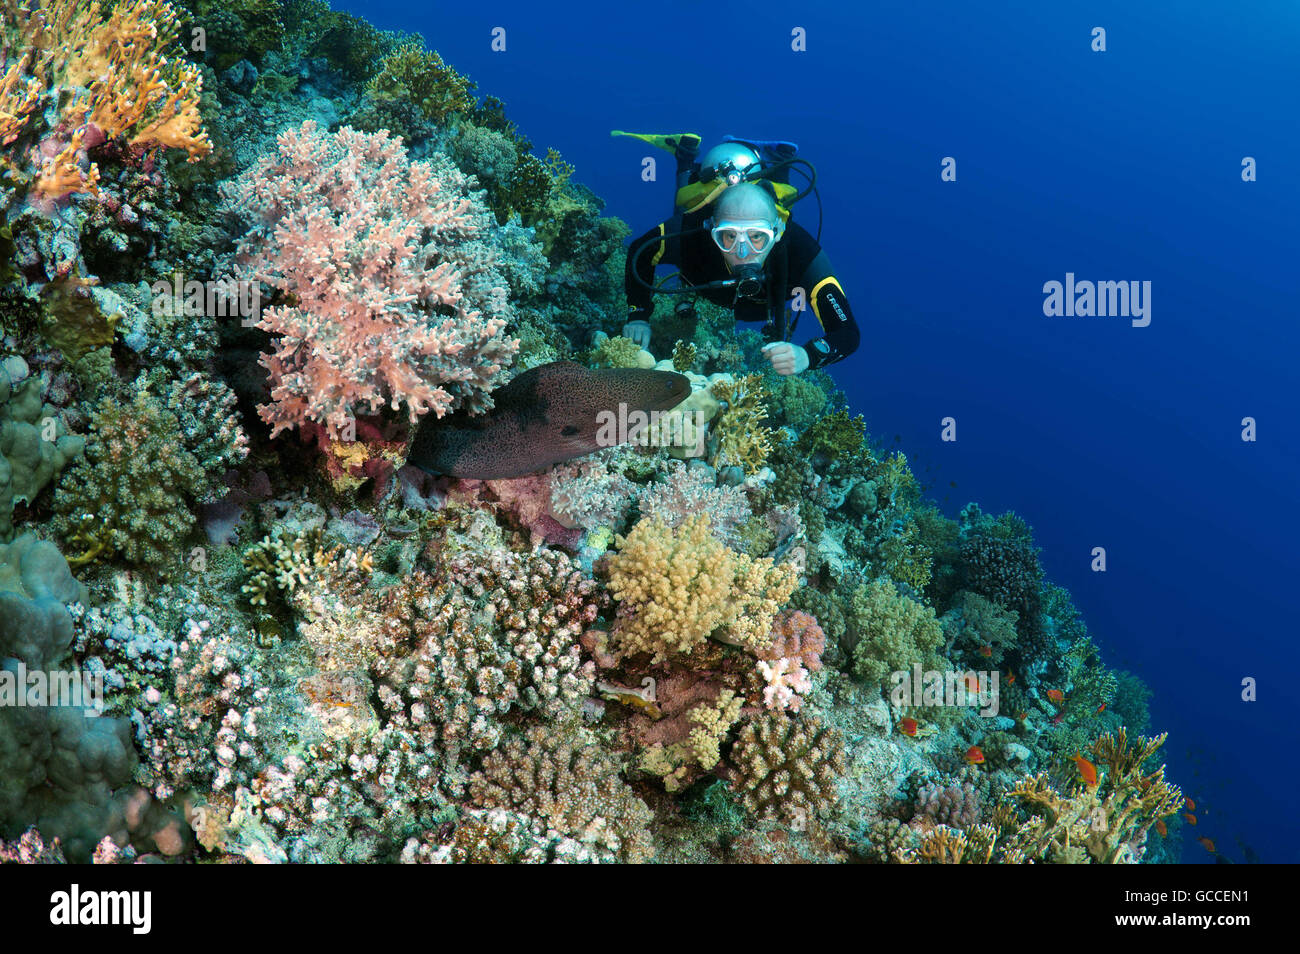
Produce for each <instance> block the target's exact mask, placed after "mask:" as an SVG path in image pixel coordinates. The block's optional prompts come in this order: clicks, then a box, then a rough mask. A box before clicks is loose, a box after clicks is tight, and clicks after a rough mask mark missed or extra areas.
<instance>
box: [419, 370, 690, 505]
mask: <svg viewBox="0 0 1300 954" xmlns="http://www.w3.org/2000/svg"><path fill="white" fill-rule="evenodd" d="M690 393H691V384H690V381H689V380H688V379H687V378H686V376H685V375H681V374H677V373H676V372H673V371H652V370H645V369H641V368H598V369H594V370H593V369H591V368H585V367H583V366H582V365H580V364H575V363H574V362H572V361H554V362H551V363H550V364H544V365H540V366H538V367H536V368H530V369H529V370H527V371H525V372H523V373H522V374H520V375H518V376H517V377H516V378H515V379H514V380H512V381H511V382H510V383H509V384H507V385H505V386H504V387H502V388H498V389H497V390H496V391H494V392H493V393H492V400H493V402H494V404H495V406H494V407H493V408H492V410H491V411H488V412H487V413H486V414H480V415H474V416H471V415H469V414H466V413H463V412H461V411H457V412H456V413H455V414H450V415H447V416H446V417H444V418H442V419H437V418H433V417H426V418H425V419H424V420H423V421H421V422H420V426H419V428H418V429H417V431H416V435H415V440H414V441H413V442H412V445H411V453H410V456H409V457H408V459H407V462H408V463H410V464H414V465H415V466H416V467H419V468H420V469H421V470H425V471H428V472H429V473H432V474H446V475H448V476H451V477H463V478H475V479H481V480H496V479H506V478H511V477H522V476H524V475H525V474H531V473H534V472H536V471H539V470H544V469H546V468H547V467H550V466H551V465H553V464H558V463H561V462H562V461H566V460H573V459H574V458H575V457H583V456H585V455H587V454H590V453H593V452H594V451H597V450H600V449H601V448H602V447H603V446H607V444H608V440H607V438H608V435H609V433H610V431H611V428H610V427H609V426H608V425H609V421H610V420H611V417H612V419H613V420H615V421H617V420H619V416H620V415H623V416H626V415H628V414H631V413H633V412H635V411H642V412H646V413H649V412H652V411H666V410H669V409H671V408H674V407H676V406H677V405H678V404H680V403H681V402H682V401H684V400H685V399H686V397H687V396H688V395H689V394H690ZM624 430H625V429H624Z"/></svg>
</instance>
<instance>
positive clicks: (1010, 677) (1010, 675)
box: [1007, 669, 1016, 686]
mask: <svg viewBox="0 0 1300 954" xmlns="http://www.w3.org/2000/svg"><path fill="white" fill-rule="evenodd" d="M1015 684H1016V674H1015V673H1014V672H1012V671H1011V670H1010V669H1008V670H1007V685H1008V686H1014V685H1015Z"/></svg>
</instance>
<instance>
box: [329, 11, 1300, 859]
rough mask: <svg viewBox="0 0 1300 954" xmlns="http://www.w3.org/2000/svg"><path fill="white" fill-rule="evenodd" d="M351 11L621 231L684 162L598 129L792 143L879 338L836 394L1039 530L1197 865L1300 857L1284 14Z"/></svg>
mask: <svg viewBox="0 0 1300 954" xmlns="http://www.w3.org/2000/svg"><path fill="white" fill-rule="evenodd" d="M338 6H341V7H342V8H343V9H350V10H351V11H352V12H354V13H357V14H358V15H363V16H365V17H366V18H367V19H369V20H371V21H372V22H374V23H376V24H377V25H378V26H380V27H383V28H387V29H402V30H408V31H412V32H419V33H421V34H423V36H424V37H425V39H426V40H427V42H428V44H429V46H430V47H431V48H434V49H436V50H438V51H439V52H440V53H441V55H442V56H443V57H444V59H445V60H446V61H447V62H449V63H450V64H452V65H453V66H454V67H456V68H457V69H458V70H459V71H461V72H463V73H465V74H467V75H469V76H472V77H474V78H475V80H476V81H477V82H478V83H479V86H480V90H479V91H480V92H481V93H487V94H491V95H494V96H498V97H500V98H501V99H503V100H504V101H505V102H506V104H507V108H508V113H509V115H510V116H511V118H513V119H514V120H515V121H516V122H517V123H519V125H520V127H521V128H522V129H523V130H524V131H525V132H526V133H527V134H528V135H529V137H530V138H532V139H533V141H534V142H535V143H536V145H537V147H538V149H539V151H544V150H545V149H546V148H547V147H548V146H554V147H556V148H558V149H559V150H560V151H561V153H563V155H564V156H565V158H566V159H567V160H568V161H569V162H571V163H573V164H574V165H575V166H576V167H577V172H576V174H575V176H574V178H575V179H576V180H578V181H579V182H582V183H583V184H585V185H587V186H589V187H590V188H591V189H593V190H594V191H595V192H596V193H597V194H599V195H600V196H601V197H603V198H604V199H605V200H606V201H607V203H608V212H609V213H610V214H613V215H617V216H619V217H621V218H623V219H625V220H627V221H628V222H629V223H631V225H632V227H633V231H634V233H639V232H640V231H642V230H644V229H645V228H647V227H649V226H650V225H652V224H654V223H655V222H657V221H659V220H660V219H661V218H663V217H664V216H665V215H666V214H667V212H668V210H669V208H670V205H671V194H672V185H671V173H670V171H669V168H668V166H667V165H664V164H661V168H662V170H663V174H662V175H661V178H660V181H658V182H649V183H647V182H643V181H642V180H641V177H640V172H641V159H642V156H643V155H644V154H645V153H646V151H647V150H646V149H644V148H643V147H641V146H639V145H637V144H633V142H632V141H631V140H626V139H622V140H616V139H611V138H610V137H609V131H610V130H611V129H614V128H622V129H630V130H636V131H655V132H668V131H678V130H681V131H688V130H689V131H694V132H698V133H701V134H702V135H703V136H704V137H705V140H706V142H711V141H714V140H716V139H717V138H718V137H720V136H721V135H723V134H726V133H732V134H736V135H742V136H749V137H757V138H783V139H793V140H795V141H797V142H798V143H799V144H800V146H801V150H802V154H803V155H804V156H805V157H807V158H808V159H810V160H811V161H812V162H814V163H815V164H816V166H817V170H818V174H819V186H820V191H821V196H822V200H823V203H824V223H823V230H822V239H823V244H824V246H825V248H826V249H827V251H828V253H829V255H830V256H831V259H832V261H833V262H834V263H835V265H836V267H837V270H838V273H839V276H840V278H841V280H842V282H843V285H844V288H845V290H846V292H847V294H848V295H849V297H850V299H851V301H852V304H853V307H854V309H855V313H856V316H857V319H858V321H859V324H860V325H861V326H862V329H863V343H862V347H861V349H860V350H859V352H858V353H857V354H856V355H854V356H853V357H852V358H850V359H849V360H847V361H845V362H843V363H842V364H839V365H837V366H835V367H834V368H833V371H832V373H833V375H834V377H835V378H836V380H837V382H838V383H839V385H840V386H841V387H842V388H843V389H844V391H845V392H846V393H847V395H848V397H849V400H850V403H851V405H852V408H853V409H854V411H855V412H860V413H862V414H864V415H865V416H866V419H867V421H868V425H869V427H870V429H871V431H872V433H873V434H874V435H875V436H876V437H877V438H878V439H881V440H882V441H883V442H885V443H887V444H890V445H891V446H896V447H897V448H898V449H901V450H902V451H904V452H905V453H906V454H907V455H908V457H909V458H910V459H911V461H912V463H913V466H914V468H915V469H916V471H917V473H918V474H919V475H923V476H924V478H925V479H926V480H927V481H928V485H929V486H930V488H931V489H930V494H931V496H932V497H933V498H934V499H935V500H936V501H938V502H939V503H940V504H941V506H942V507H943V510H944V512H945V513H947V514H948V515H949V516H954V515H955V514H956V512H957V511H958V510H959V509H960V508H961V507H962V506H963V505H964V504H965V503H966V502H968V501H971V500H976V501H979V502H980V504H981V506H982V507H983V508H984V510H986V511H989V512H997V511H1001V510H1005V509H1013V510H1015V511H1017V512H1018V513H1019V514H1021V515H1022V516H1023V517H1024V518H1025V519H1026V520H1027V521H1028V522H1029V523H1030V524H1031V525H1032V526H1033V527H1034V529H1035V533H1036V539H1037V541H1038V543H1039V545H1040V546H1042V548H1043V554H1042V559H1043V565H1044V568H1045V570H1046V573H1047V575H1048V577H1049V578H1050V579H1052V580H1053V581H1055V582H1057V583H1058V584H1060V585H1063V586H1065V587H1066V588H1067V589H1069V590H1070V591H1071V593H1072V594H1073V596H1074V599H1075V602H1076V603H1077V605H1078V606H1079V608H1080V610H1081V612H1082V613H1083V617H1084V619H1085V620H1086V622H1087V623H1088V626H1089V629H1090V631H1091V632H1092V634H1093V636H1094V638H1095V639H1096V640H1097V642H1098V643H1099V644H1100V645H1101V647H1102V648H1103V651H1104V654H1105V657H1106V661H1107V662H1108V663H1109V664H1110V665H1112V666H1116V667H1119V668H1126V669H1130V670H1132V671H1134V672H1136V673H1137V674H1139V675H1140V676H1141V677H1142V678H1143V679H1144V680H1145V681H1146V682H1147V683H1148V684H1149V685H1150V686H1151V688H1152V689H1153V690H1154V698H1153V700H1152V703H1151V711H1152V723H1153V727H1154V728H1155V729H1157V730H1161V731H1168V732H1169V734H1170V740H1169V743H1168V745H1167V747H1166V750H1165V751H1166V755H1167V758H1168V762H1169V770H1170V775H1171V777H1172V779H1173V780H1174V781H1175V782H1177V783H1179V784H1180V785H1181V786H1182V787H1183V789H1184V791H1185V792H1186V794H1188V795H1190V796H1191V797H1193V798H1194V799H1195V800H1196V802H1197V804H1198V814H1199V816H1200V824H1199V825H1198V827H1196V828H1195V829H1191V828H1187V827H1184V828H1183V829H1182V832H1183V837H1185V838H1186V839H1187V845H1186V847H1185V851H1184V857H1185V859H1186V860H1188V861H1205V862H1210V861H1212V860H1213V859H1212V857H1211V856H1210V855H1209V854H1208V853H1206V852H1204V851H1202V849H1201V848H1200V847H1199V846H1198V845H1197V844H1196V843H1195V842H1194V841H1192V839H1193V837H1195V836H1198V835H1203V836H1208V837H1210V838H1212V839H1214V841H1215V842H1216V844H1217V845H1218V847H1219V850H1220V852H1222V853H1223V854H1224V855H1225V856H1227V857H1228V858H1229V859H1231V860H1233V861H1236V862H1241V861H1244V860H1247V859H1248V858H1250V857H1255V856H1257V857H1259V858H1262V859H1263V860H1265V861H1292V862H1294V861H1297V860H1300V820H1297V816H1296V813H1295V811H1294V808H1293V803H1294V797H1293V792H1294V790H1295V787H1296V785H1297V783H1298V782H1300V779H1298V778H1297V775H1298V774H1300V773H1298V772H1297V768H1296V762H1295V749H1296V741H1297V733H1296V731H1295V729H1294V728H1293V725H1294V723H1293V719H1294V717H1295V713H1296V711H1297V707H1298V706H1300V685H1298V682H1300V678H1298V677H1300V649H1298V648H1297V636H1298V635H1300V634H1298V633H1297V627H1296V624H1295V622H1294V614H1293V610H1292V603H1293V597H1292V593H1293V592H1294V589H1295V588H1294V577H1295V575H1296V568H1297V561H1296V559H1295V555H1294V547H1295V543H1296V539H1297V535H1298V534H1297V530H1300V517H1298V516H1297V512H1296V507H1295V502H1294V498H1295V490H1296V486H1297V480H1296V477H1297V467H1296V456H1297V455H1296V452H1295V447H1296V442H1297V436H1298V435H1297V430H1298V429H1300V428H1298V426H1297V422H1296V417H1295V400H1294V392H1293V387H1294V381H1295V375H1294V372H1293V371H1292V369H1291V365H1292V364H1293V363H1294V361H1295V360H1296V355H1297V353H1298V352H1300V348H1298V347H1297V345H1300V331H1298V330H1297V327H1296V322H1295V318H1294V312H1295V306H1294V304H1293V282H1294V276H1295V274H1296V273H1297V268H1296V264H1295V263H1296V261H1297V259H1298V258H1300V235H1298V234H1297V231H1296V228H1295V223H1296V222H1297V221H1298V220H1300V188H1297V185H1296V176H1297V174H1298V172H1300V170H1298V169H1297V167H1296V161H1297V159H1296V157H1297V156H1300V132H1298V131H1297V114H1298V110H1297V90H1300V60H1297V58H1296V57H1295V55H1294V50H1295V48H1296V46H1297V41H1300V8H1297V7H1296V6H1295V4H1293V3H1288V2H1280V0H1279V2H1258V3H1252V4H1250V5H1249V6H1248V7H1243V6H1239V5H1233V4H1228V3H1224V2H1218V3H1211V2H1191V3H1181V4H1178V5H1176V6H1174V5H1159V6H1154V7H1152V8H1150V9H1135V8H1134V5H1132V4H1127V3H1117V2H1090V3H1087V4H1082V3H1053V4H1050V5H1048V4H1042V3H1035V2H1028V0H1004V2H1000V3H997V4H994V5H992V6H991V7H990V6H989V5H980V6H979V7H978V8H972V5H969V4H964V3H959V2H955V0H951V2H916V3H910V4H894V5H881V6H871V7H865V6H861V7H860V6H858V5H853V4H845V3H837V4H817V3H800V4H776V3H768V2H759V3H749V4H745V5H744V6H743V10H742V9H741V8H740V7H736V8H725V7H718V8H713V7H707V6H703V5H700V4H696V3H685V2H680V0H668V2H660V3H656V4H653V5H650V6H644V7H642V6H637V7H634V8H618V7H616V6H614V5H611V4H608V3H600V4H597V3H588V2H580V3H569V4H565V5H564V6H563V7H562V8H557V7H554V6H546V5H532V4H521V3H504V4H494V5H492V6H491V7H490V8H487V7H476V6H474V5H467V6H455V5H438V7H437V8H435V9H431V10H428V11H418V10H412V8H411V7H410V6H409V5H408V4H405V3H396V2H386V0H385V2H373V0H370V2H366V3H355V4H348V3H343V4H341V5H338ZM620 9H621V10H622V12H619V11H620ZM496 27H502V28H504V29H505V38H506V49H505V51H504V52H494V51H493V50H492V49H491V46H490V44H491V40H492V30H493V29H494V28H496ZM796 27H802V28H803V29H804V30H805V31H806V36H807V49H806V51H804V52H795V51H793V50H792V49H791V31H792V30H793V29H794V28H796ZM1096 27H1101V28H1103V29H1104V30H1105V39H1106V49H1105V51H1104V52H1098V51H1094V50H1093V49H1092V43H1093V30H1094V28H1096ZM660 155H661V156H662V155H663V154H660ZM944 157H952V158H953V159H955V160H956V171H957V176H956V181H951V182H945V181H942V180H941V177H940V172H941V160H942V159H943V158H944ZM1245 157H1252V158H1253V159H1254V160H1255V161H1256V163H1257V169H1258V179H1257V181H1253V182H1246V181H1243V179H1242V162H1243V159H1244V158H1245ZM797 217H798V218H799V220H800V221H802V222H803V223H804V224H805V225H809V226H810V227H811V224H812V223H815V222H816V212H815V209H814V208H813V207H812V203H807V208H804V207H801V208H800V209H799V210H798V212H797ZM1067 273H1073V275H1074V276H1075V277H1076V279H1078V280H1085V279H1086V280H1092V281H1109V280H1136V281H1140V282H1141V281H1149V282H1151V313H1150V317H1151V321H1150V324H1149V325H1148V326H1146V327H1134V326H1133V325H1132V323H1131V322H1130V321H1129V320H1127V319H1124V318H1085V317H1052V318H1049V317H1046V316H1044V314H1043V299H1044V292H1043V285H1044V283H1045V282H1049V281H1060V282H1064V281H1065V280H1066V275H1067ZM611 330H614V329H611ZM801 332H802V335H803V338H806V337H808V336H809V334H808V329H807V328H804V329H801ZM796 340H802V339H800V338H798V337H797V338H796ZM949 416H950V417H953V418H955V419H956V421H957V438H958V439H957V440H956V441H955V442H952V443H945V442H942V441H941V440H940V427H941V425H940V421H941V419H943V418H945V417H949ZM1246 417H1251V418H1254V419H1255V421H1256V424H1257V429H1258V439H1257V440H1256V441H1254V442H1246V441H1243V440H1242V436H1241V435H1242V421H1243V418H1246ZM1094 547H1104V548H1105V550H1106V556H1107V568H1106V571H1105V572H1104V573H1098V572H1093V571H1092V570H1091V568H1090V564H1091V561H1092V550H1093V548H1094ZM1244 679H1254V680H1257V682H1258V689H1257V691H1258V701H1254V702H1246V701H1243V699H1242V682H1243V680H1244Z"/></svg>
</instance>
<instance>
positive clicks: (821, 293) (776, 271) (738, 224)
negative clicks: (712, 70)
mask: <svg viewBox="0 0 1300 954" xmlns="http://www.w3.org/2000/svg"><path fill="white" fill-rule="evenodd" d="M614 135H632V136H635V137H636V138H638V139H642V140H645V141H647V142H650V143H652V144H654V145H657V146H660V147H661V148H665V149H669V150H670V151H672V152H673V153H674V154H675V156H676V157H677V184H678V191H677V196H676V205H675V208H674V213H673V216H672V218H670V219H669V220H668V221H666V222H662V223H660V224H659V225H657V226H655V227H654V228H653V229H651V230H650V231H648V232H646V233H645V234H644V235H642V236H641V237H640V238H639V239H637V240H636V241H635V242H633V243H632V247H631V250H630V251H629V252H628V257H627V266H626V269H625V271H624V285H625V289H626V292H627V300H628V306H629V307H628V312H629V313H628V318H627V322H626V323H625V324H624V326H623V336H624V337H626V338H631V339H632V340H633V341H635V342H636V343H637V344H639V345H640V346H641V347H643V348H644V347H646V346H647V345H648V344H649V343H650V331H651V326H650V322H651V318H652V316H653V312H654V304H653V302H654V295H656V294H676V295H682V294H690V295H703V296H704V297H705V298H706V299H708V300H709V301H711V302H713V303H714V304H716V305H721V306H723V307H729V308H731V309H732V310H733V311H734V313H735V316H736V320H737V321H746V322H762V324H763V327H762V334H763V337H764V338H765V339H767V344H766V345H764V347H763V354H764V357H766V358H767V360H768V361H769V362H770V363H771V365H772V369H773V370H774V371H776V373H778V374H783V375H784V374H798V373H800V372H801V371H805V370H807V369H809V368H822V367H825V366H826V365H829V364H832V363H834V362H836V361H840V360H843V359H844V358H846V357H848V356H849V355H850V354H852V353H853V352H854V351H855V350H857V347H858V342H859V339H860V334H859V331H858V326H857V322H856V321H854V319H853V311H852V309H851V308H850V307H849V302H848V298H847V297H846V296H845V294H844V289H843V288H842V287H841V286H840V283H839V281H838V279H836V277H835V273H834V271H833V270H832V268H831V264H830V259H829V258H828V257H827V255H826V253H825V252H824V251H822V248H821V244H820V242H819V241H818V239H817V238H814V237H813V235H812V234H811V233H810V232H809V231H808V230H807V229H805V228H803V227H802V226H801V225H799V224H798V223H796V222H793V221H790V206H792V205H793V204H794V202H796V201H798V200H799V199H802V198H803V197H804V196H806V195H808V194H809V193H810V192H814V191H815V185H816V177H815V173H814V172H812V171H811V169H812V166H811V163H808V162H807V161H806V160H803V159H796V158H794V154H795V151H796V147H795V146H794V145H793V144H792V143H770V142H753V141H742V140H736V139H731V138H730V137H728V139H727V141H724V142H723V143H722V144H720V145H718V146H715V147H714V148H712V149H710V150H709V151H708V152H707V153H705V155H704V156H703V158H702V159H701V160H700V161H699V162H696V161H695V157H696V154H697V151H698V147H699V143H700V138H699V137H698V136H695V135H692V134H681V135H676V136H650V135H642V134H635V133H623V132H618V131H616V132H615V133H614ZM802 167H807V168H806V169H804V168H802ZM792 168H799V171H800V172H802V173H803V175H804V176H805V177H806V178H807V179H808V183H809V184H808V187H807V188H806V189H805V190H804V191H803V192H800V191H799V190H798V189H796V188H795V187H794V186H792V185H790V184H789V172H790V170H791V169H792ZM818 202H819V205H820V197H819V199H818ZM818 232H819V233H820V227H819V228H818ZM659 265H675V266H676V267H677V268H678V270H679V275H678V278H679V281H680V287H663V286H661V285H656V284H655V283H654V271H655V268H656V267H657V266H659ZM796 296H799V297H796ZM792 301H793V303H794V306H795V310H794V311H793V312H789V311H788V306H789V305H790V304H791V302H792ZM808 307H811V308H812V312H813V314H814V315H815V316H816V318H817V320H818V322H819V323H820V325H821V331H822V334H821V335H820V336H819V337H816V338H814V339H813V340H811V341H809V342H807V343H806V344H805V345H802V346H800V345H797V344H793V343H792V342H791V341H790V340H789V339H790V337H791V335H792V333H793V332H794V330H795V322H797V320H798V318H799V310H800V309H801V308H808ZM677 311H678V312H679V313H681V312H683V311H685V312H687V313H690V314H693V312H694V309H693V308H692V307H691V306H690V304H689V303H687V302H682V303H679V304H678V305H677ZM791 315H792V317H793V320H791V317H790V316H791Z"/></svg>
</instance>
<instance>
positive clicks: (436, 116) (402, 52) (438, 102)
mask: <svg viewBox="0 0 1300 954" xmlns="http://www.w3.org/2000/svg"><path fill="white" fill-rule="evenodd" d="M473 89H474V83H473V82H472V81H471V80H469V79H467V78H465V77H464V76H461V75H460V74H459V73H457V72H456V71H455V70H454V69H452V68H451V67H450V66H448V65H447V64H445V63H444V62H443V61H442V57H441V56H439V55H438V54H437V53H436V52H431V51H427V50H425V49H424V47H423V46H422V45H421V44H420V43H419V42H418V41H413V42H410V43H405V44H403V45H402V46H399V47H398V48H397V49H395V50H393V51H392V52H391V53H389V54H388V55H387V56H386V57H384V60H383V62H382V63H380V65H379V72H378V73H376V74H375V75H374V77H372V78H371V80H370V82H369V83H367V84H366V92H367V93H368V94H369V95H370V96H373V97H375V98H377V99H388V100H405V101H407V102H410V103H413V104H414V105H416V106H417V107H419V109H420V112H422V113H423V114H424V116H425V118H426V119H429V120H432V121H433V122H435V123H438V124H440V125H441V124H442V123H443V122H445V121H446V119H447V117H448V116H449V115H450V114H452V113H461V112H466V111H468V110H470V109H472V108H473V106H474V97H473V95H472V93H471V91H472V90H473Z"/></svg>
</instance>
